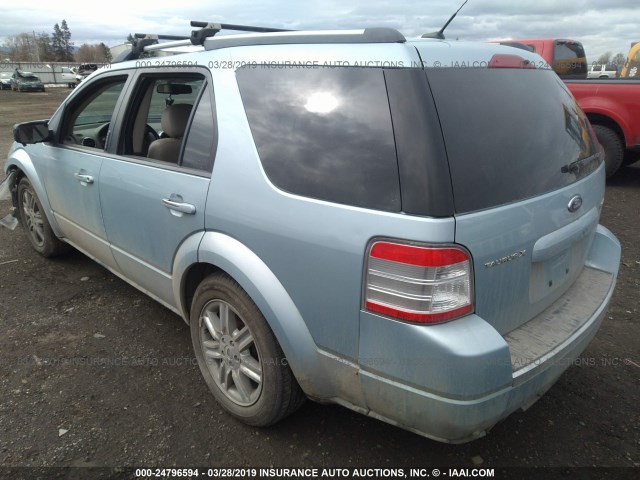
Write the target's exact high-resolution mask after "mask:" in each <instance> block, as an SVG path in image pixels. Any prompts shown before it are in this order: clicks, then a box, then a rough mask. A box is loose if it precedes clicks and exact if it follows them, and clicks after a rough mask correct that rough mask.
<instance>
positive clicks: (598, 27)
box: [0, 0, 640, 62]
mask: <svg viewBox="0 0 640 480" xmlns="http://www.w3.org/2000/svg"><path fill="white" fill-rule="evenodd" d="M461 3H462V0H431V1H427V0H422V1H418V0H398V1H396V2H389V1H388V0H355V1H354V0H352V1H344V0H340V1H338V0H306V1H299V2H286V1H282V0H258V1H255V0H253V1H250V0H207V1H205V0H180V1H179V2H176V3H175V4H174V3H173V2H159V1H157V0H156V1H151V0H127V1H123V0H107V1H103V2H97V3H91V2H88V1H86V0H82V1H78V0H64V1H61V2H49V3H48V4H44V3H43V2H42V1H41V0H39V1H35V0H21V1H20V2H10V1H5V2H2V4H1V5H0V43H4V40H5V39H6V36H7V35H14V34H18V33H21V32H36V33H39V32H46V33H51V32H52V30H53V25H54V24H55V23H60V22H61V21H62V19H66V21H67V23H68V25H69V29H70V30H71V34H72V41H73V42H74V44H75V45H76V46H80V45H81V44H83V43H99V42H104V43H106V44H107V45H108V46H115V45H118V44H120V43H123V42H124V41H125V39H126V37H127V34H129V33H164V34H172V35H189V33H190V31H191V27H189V20H202V21H214V22H226V23H240V24H243V23H244V24H252V25H261V26H271V27H282V28H291V29H311V28H323V29H324V28H359V27H371V26H387V27H393V28H397V29H398V30H400V31H401V32H402V33H403V34H404V35H405V36H407V37H413V36H418V35H420V34H422V33H425V32H431V31H434V30H439V29H440V27H441V26H442V25H443V24H444V23H445V22H446V21H447V19H448V18H449V16H450V15H451V14H452V13H453V12H454V11H455V10H456V9H457V8H458V7H459V6H460V4H461ZM98 5H102V6H103V7H104V8H102V9H99V7H98ZM176 5H178V6H176ZM445 35H446V37H447V38H449V39H455V38H459V39H460V40H477V41H482V40H497V39H518V38H543V37H550V38H572V39H574V40H579V41H581V42H582V43H583V44H584V46H585V50H586V52H587V59H588V61H589V62H591V61H594V60H596V59H597V57H598V56H600V55H601V54H603V53H605V52H607V51H610V52H611V53H612V54H614V55H615V54H616V53H618V52H622V53H623V54H624V55H625V56H626V54H627V52H628V51H629V47H630V44H631V42H634V41H640V2H639V1H638V0H565V1H562V0H537V1H535V2H524V1H515V0H470V1H469V3H468V4H467V5H466V6H465V7H464V8H463V9H462V11H461V12H460V13H459V14H458V16H457V17H456V19H455V20H454V21H453V23H452V24H451V25H449V27H448V28H447V30H446V32H445Z"/></svg>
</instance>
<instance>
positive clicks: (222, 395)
mask: <svg viewBox="0 0 640 480" xmlns="http://www.w3.org/2000/svg"><path fill="white" fill-rule="evenodd" d="M190 325H191V340H192V341H193V347H194V350H195V354H196V358H197V359H198V365H199V366H200V371H201V372H202V375H203V376H204V379H205V381H206V383H207V385H208V386H209V389H210V390H211V392H212V393H213V395H214V397H215V398H216V400H217V401H218V403H219V404H220V405H221V406H222V407H223V408H224V409H225V410H226V411H227V412H229V413H230V414H231V415H233V416H234V417H236V418H237V419H239V420H240V421H242V422H243V423H246V424H248V425H253V426H268V425H272V424H274V423H276V422H278V421H279V420H281V419H283V418H284V417H286V416H287V415H290V414H291V413H293V412H294V411H295V410H297V409H298V408H299V407H300V405H302V403H303V402H304V399H305V397H304V394H303V393H302V390H301V389H300V386H299V385H298V383H297V382H296V379H295V378H294V376H293V373H292V372H291V369H290V368H289V365H288V363H287V360H286V358H285V356H284V353H283V352H282V349H281V348H280V345H279V344H278V341H277V340H276V338H275V336H274V334H273V332H272V331H271V329H270V328H269V325H268V324H267V322H266V320H265V318H264V317H263V315H262V313H261V312H260V310H259V309H258V307H257V306H256V305H255V303H253V301H252V300H251V298H249V296H248V295H247V293H246V292H245V291H244V290H243V289H242V288H241V287H240V286H239V285H238V284H237V283H236V282H235V281H234V280H233V279H232V278H230V277H229V276H227V275H226V274H224V273H216V274H212V275H210V276H208V277H207V278H205V279H204V280H203V281H202V283H201V284H200V285H199V286H198V288H197V290H196V293H195V296H194V298H193V303H192V306H191V318H190Z"/></svg>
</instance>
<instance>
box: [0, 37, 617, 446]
mask: <svg viewBox="0 0 640 480" xmlns="http://www.w3.org/2000/svg"><path fill="white" fill-rule="evenodd" d="M203 30H204V33H203V32H202V31H197V32H195V33H194V35H193V37H192V40H193V41H191V40H184V41H183V40H178V41H174V42H173V43H171V45H170V47H171V48H174V49H183V50H189V49H192V50H195V51H193V52H187V53H182V54H179V55H174V56H169V57H149V58H141V59H138V60H132V61H129V62H124V63H117V64H114V65H112V66H111V67H110V68H108V69H101V70H99V71H98V72H95V73H93V74H92V75H91V76H90V77H89V78H87V80H86V81H84V82H83V83H82V84H81V85H80V86H79V87H78V88H77V89H76V90H75V91H74V92H73V93H71V95H70V96H69V97H68V98H67V99H66V100H65V102H64V103H63V104H62V105H61V106H60V108H59V109H58V110H57V111H56V113H55V114H54V115H53V117H51V119H50V120H48V121H40V122H31V123H25V124H20V125H17V126H16V127H15V130H14V137H15V139H16V143H14V145H13V146H12V148H11V150H10V152H9V158H8V162H7V164H6V167H5V170H6V173H7V174H9V180H8V181H9V182H10V187H11V190H12V192H13V202H14V205H15V212H16V215H17V216H18V218H19V219H20V221H21V223H22V225H23V227H24V229H25V231H26V234H27V238H28V239H29V241H30V242H31V244H32V245H33V247H34V248H35V249H36V250H37V251H38V252H39V253H41V254H42V255H44V256H52V255H56V254H58V253H61V252H63V251H64V250H65V249H66V248H68V246H69V245H71V246H73V247H74V248H76V249H78V250H80V251H82V252H84V253H85V254H86V255H88V256H89V257H91V258H93V259H95V260H96V261H97V262H99V263H100V264H102V265H104V266H105V267H106V268H107V269H109V270H110V271H112V272H113V273H114V274H115V275H117V276H119V277H121V278H123V279H124V280H126V281H127V282H129V283H131V284H132V285H134V286H135V287H137V288H139V289H140V290H142V291H143V292H145V293H147V294H148V295H150V296H151V297H153V298H154V299H156V300H157V301H159V302H160V303H162V304H163V305H165V306H166V307H167V308H169V309H171V310H173V311H174V312H176V313H177V314H179V315H181V316H182V317H183V318H184V319H185V321H186V322H188V323H189V325H190V327H191V334H192V340H193V345H194V349H195V354H196V356H197V358H198V361H199V365H200V369H201V371H202V374H203V376H204V378H205V380H206V382H207V384H208V385H209V387H210V389H211V391H212V392H213V394H214V395H215V397H216V399H217V400H218V402H219V403H220V404H221V405H222V406H223V407H224V408H225V409H226V410H227V411H228V412H229V413H231V414H232V415H233V416H235V417H237V418H239V419H240V420H242V421H243V422H246V423H248V424H251V425H259V426H265V425H269V424H272V423H274V422H276V421H278V420H280V419H282V418H284V417H285V416H287V415H289V414H291V413H292V412H293V411H295V410H296V409H297V408H298V406H299V405H301V403H302V401H303V400H304V399H305V398H306V397H309V398H311V399H313V400H316V401H319V402H328V403H337V404H340V405H343V406H346V407H348V408H351V409H353V410H355V411H358V412H360V413H363V414H365V415H369V416H372V417H375V418H378V419H380V420H383V421H386V422H389V423H392V424H394V425H397V426H399V427H402V428H405V429H408V430H411V431H414V432H416V433H419V434H422V435H426V436H428V437H431V438H434V439H437V440H440V441H447V442H464V441H468V440H471V439H474V438H477V437H479V436H481V435H483V434H484V433H485V432H486V431H488V429H489V428H491V426H492V425H494V424H495V423H496V422H498V421H499V420H500V419H502V418H504V417H506V416H507V415H508V414H510V413H511V412H513V411H514V410H516V409H518V408H526V407H528V406H529V405H531V404H532V403H533V402H534V401H535V400H536V399H537V398H539V397H540V396H541V395H542V394H543V393H544V392H545V391H546V390H547V389H548V388H549V387H550V386H551V385H552V384H553V383H554V382H555V381H556V380H557V379H558V377H559V376H560V375H561V374H562V372H563V371H564V370H565V369H566V368H567V367H568V366H569V365H570V364H571V363H572V361H573V360H574V359H575V358H576V357H578V356H579V355H580V354H581V352H582V351H583V350H584V349H585V347H586V346H587V345H588V343H589V342H590V340H591V339H592V338H593V336H594V335H595V334H596V331H597V330H598V327H599V326H600V323H601V322H602V320H603V318H604V315H605V311H606V308H607V305H608V303H609V301H610V299H611V295H612V293H613V289H614V285H615V281H616V276H617V273H618V264H619V261H620V245H619V243H618V241H617V240H616V238H615V237H614V236H613V235H612V234H611V233H610V232H609V231H608V230H607V229H605V228H604V227H602V226H600V225H598V220H599V217H600V211H601V208H602V202H603V198H604V190H605V183H604V178H605V172H604V165H603V162H602V154H601V151H600V148H599V146H598V144H597V141H596V140H595V137H594V134H593V131H592V130H591V127H590V125H589V123H588V121H587V119H586V117H585V115H584V114H583V112H582V111H581V110H580V107H579V106H578V105H577V103H576V102H575V100H574V99H573V97H572V96H571V94H570V93H569V92H568V91H567V89H566V88H565V87H564V85H563V83H562V82H561V81H560V80H559V79H558V77H557V75H556V74H555V73H554V72H553V71H552V70H550V69H548V66H546V64H545V63H544V61H543V60H542V59H541V58H540V57H538V56H537V55H535V54H533V53H530V52H526V51H523V50H516V49H513V48H510V47H505V46H501V45H491V44H470V43H464V42H451V43H449V42H446V41H441V40H429V39H420V40H406V39H405V38H404V37H403V36H402V35H401V34H400V33H398V32H397V31H395V30H390V29H366V30H353V31H327V32H279V31H272V32H267V33H250V34H242V35H234V36H220V37H217V36H216V37H213V36H212V34H214V33H216V31H217V30H218V29H216V28H215V26H212V25H208V26H206V28H203ZM263 30H266V29H263ZM261 32H262V30H261ZM147 40H148V39H147ZM154 43H157V41H154V40H153V39H151V41H150V42H147V45H148V48H146V49H147V51H149V50H153V48H156V47H157V45H156V46H155V47H154V46H153V45H152V44H154ZM191 43H194V44H196V46H194V47H186V46H185V45H187V44H191ZM160 45H162V44H160ZM167 48H169V47H167Z"/></svg>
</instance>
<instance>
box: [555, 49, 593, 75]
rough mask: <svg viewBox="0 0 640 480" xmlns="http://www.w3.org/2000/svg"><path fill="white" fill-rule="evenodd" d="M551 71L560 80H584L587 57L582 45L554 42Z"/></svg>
mask: <svg viewBox="0 0 640 480" xmlns="http://www.w3.org/2000/svg"><path fill="white" fill-rule="evenodd" d="M553 69H554V70H555V71H556V73H557V74H558V75H559V76H560V78H576V79H580V78H586V76H587V56H586V55H585V53H584V48H583V47H582V44H581V43H580V42H569V41H565V40H556V41H555V42H554V45H553Z"/></svg>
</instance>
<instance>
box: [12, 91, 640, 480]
mask: <svg viewBox="0 0 640 480" xmlns="http://www.w3.org/2000/svg"><path fill="white" fill-rule="evenodd" d="M68 92H69V91H68V90H67V89H65V88H56V89H53V88H50V89H48V90H47V92H46V93H33V94H27V93H15V92H11V91H1V92H0V151H2V152H3V155H4V154H5V153H6V151H7V149H8V148H9V145H10V143H11V126H12V125H13V124H14V123H16V122H19V121H26V120H34V119H39V118H47V117H48V116H50V115H51V114H52V113H53V112H54V110H55V109H56V108H57V106H58V105H59V103H60V102H61V101H62V99H63V98H64V97H65V96H66V95H67V94H68ZM0 178H1V174H0ZM639 209H640V168H639V167H637V166H636V167H628V168H624V169H623V170H622V171H621V173H620V174H619V175H618V176H617V177H616V178H615V179H613V180H612V181H611V182H609V184H608V187H607V196H606V203H605V206H604V210H603V216H602V220H601V222H602V223H603V224H604V225H605V226H607V227H608V228H610V229H611V230H612V231H613V232H614V233H615V234H616V235H617V237H618V238H619V239H620V241H621V242H622V245H623V255H622V262H623V263H622V266H621V270H620V275H619V278H618V287H617V290H616V293H615V295H614V298H613V302H612V304H611V307H610V310H609V312H608V315H607V317H606V319H605V321H604V324H603V326H602V328H601V330H600V331H599V333H598V335H597V336H596V338H595V340H594V341H593V342H592V343H591V345H590V346H589V347H588V348H587V350H586V351H585V352H584V354H583V356H582V358H581V360H580V362H579V364H578V365H575V366H572V367H571V368H569V369H568V370H567V372H566V373H565V374H564V375H563V376H562V377H561V379H560V380H559V381H558V383H557V384H556V385H555V386H554V387H553V388H552V389H551V390H550V391H549V392H548V393H547V394H546V395H545V396H544V397H543V398H542V399H541V400H539V401H538V402H537V403H536V404H535V405H533V406H532V407H531V408H530V409H529V410H528V411H526V412H517V413H515V414H513V415H511V416H510V417H509V418H507V419H506V420H505V421H503V422H501V423H499V424H498V425H496V426H495V427H494V429H493V430H492V431H491V432H490V433H489V435H487V436H486V437H484V438H482V439H479V440H476V441H474V442H471V443H469V444H465V445H458V446H455V445H445V444H440V443H437V442H434V441H431V440H427V439H424V438H422V437H419V436H417V435H414V434H412V433H409V432H406V431H403V430H400V429H398V428H395V427H393V426H390V425H386V424H384V423H381V422H379V421H376V420H373V419H369V418H366V417H364V416H362V415H359V414H356V413H353V412H350V411H348V410H346V409H343V408H341V407H338V406H326V405H318V404H315V403H313V402H307V403H306V404H305V406H304V407H303V408H302V409H301V410H300V411H299V412H297V413H296V414H294V415H293V416H291V417H289V418H288V419H286V420H285V421H283V422H282V423H280V424H278V425H276V426H274V427H271V428H268V429H254V428H250V427H246V426H244V425H242V424H240V423H238V422H236V421H235V420H233V419H232V418H230V417H229V416H227V415H225V414H223V412H222V411H221V409H220V408H219V407H218V406H217V404H216V402H215V401H214V399H213V397H212V396H211V395H210V393H209V391H208V390H207V387H206V385H205V383H204V381H203V380H202V379H201V376H200V373H199V370H198V367H197V364H196V363H195V359H194V357H193V355H192V353H191V350H192V347H191V341H190V336H189V330H188V328H187V326H186V324H185V323H184V322H183V321H182V319H180V318H179V317H178V316H176V315H175V314H173V313H172V312H170V311H169V310H167V309H165V308H164V307H162V306H161V305H159V304H157V303H155V302H154V301H153V300H151V299H150V298H148V297H146V296H145V295H144V294H142V293H140V292H138V291H137V290H135V289H134V288H132V287H130V286H129V285H128V284H126V283H125V282H123V281H121V280H119V279H118V278H116V277H115V276H114V275H112V274H111V273H109V272H108V271H106V270H104V269H103V268H102V267H100V266H98V265H97V264H96V263H94V262H93V261H91V260H89V259H88V258H86V257H85V256H84V255H82V254H80V253H77V252H74V253H71V254H69V255H66V256H64V257H61V258H58V259H55V260H45V259H43V258H41V257H40V256H38V255H37V254H36V253H35V252H34V251H33V250H32V249H31V248H30V246H29V244H28V242H27V240H26V238H25V236H24V233H23V231H22V229H21V227H18V228H17V229H16V230H15V231H13V232H11V231H9V230H7V229H4V228H0V466H3V467H5V470H4V472H5V473H7V472H11V475H15V474H16V472H15V471H9V470H6V467H34V466H56V467H66V466H83V467H92V466H106V467H124V466H138V467H141V466H148V467H151V466H156V467H165V466H180V467H193V466H200V467H204V466H218V467H256V468H260V467H269V466H276V467H304V466H307V467H309V466H313V467H317V468H322V467H336V466H339V467H345V468H355V467H365V466H366V467H372V468H373V467H380V468H405V469H408V468H410V467H425V468H429V469H431V468H436V467H437V468H440V469H443V468H445V467H447V468H448V467H451V466H455V467H458V468H470V469H471V468H476V467H478V466H480V467H483V468H485V467H486V468H496V469H500V468H503V467H624V468H617V469H611V470H609V469H601V470H599V475H600V476H602V477H606V478H623V477H627V478H640V475H639V474H640V468H639V467H640V407H639V405H640V389H639V388H638V387H639V386H640V334H639V328H638V313H639V309H640V307H639V302H638V292H639V288H640V245H639V242H638V239H639V238H640V224H639V221H638V220H639V218H640V216H639V215H638V210H639ZM8 210H9V203H8V202H6V201H5V202H0V217H3V216H4V215H5V214H6V213H8ZM2 471H3V470H0V473H1V472H2ZM80 471H82V470H80ZM429 471H431V470H429ZM523 471H525V472H526V471H527V470H523ZM559 471H561V472H562V471H564V470H562V469H560V470H559ZM24 472H27V473H28V472H29V470H25V471H23V473H24ZM575 472H576V471H573V473H569V474H568V476H567V477H566V478H572V477H575V475H574V474H575ZM65 475H66V473H65ZM27 476H28V475H27ZM542 476H543V477H544V475H542ZM80 477H82V475H80ZM80 477H79V478H80ZM74 478H75V477H74ZM496 478H506V477H500V476H499V475H496Z"/></svg>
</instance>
